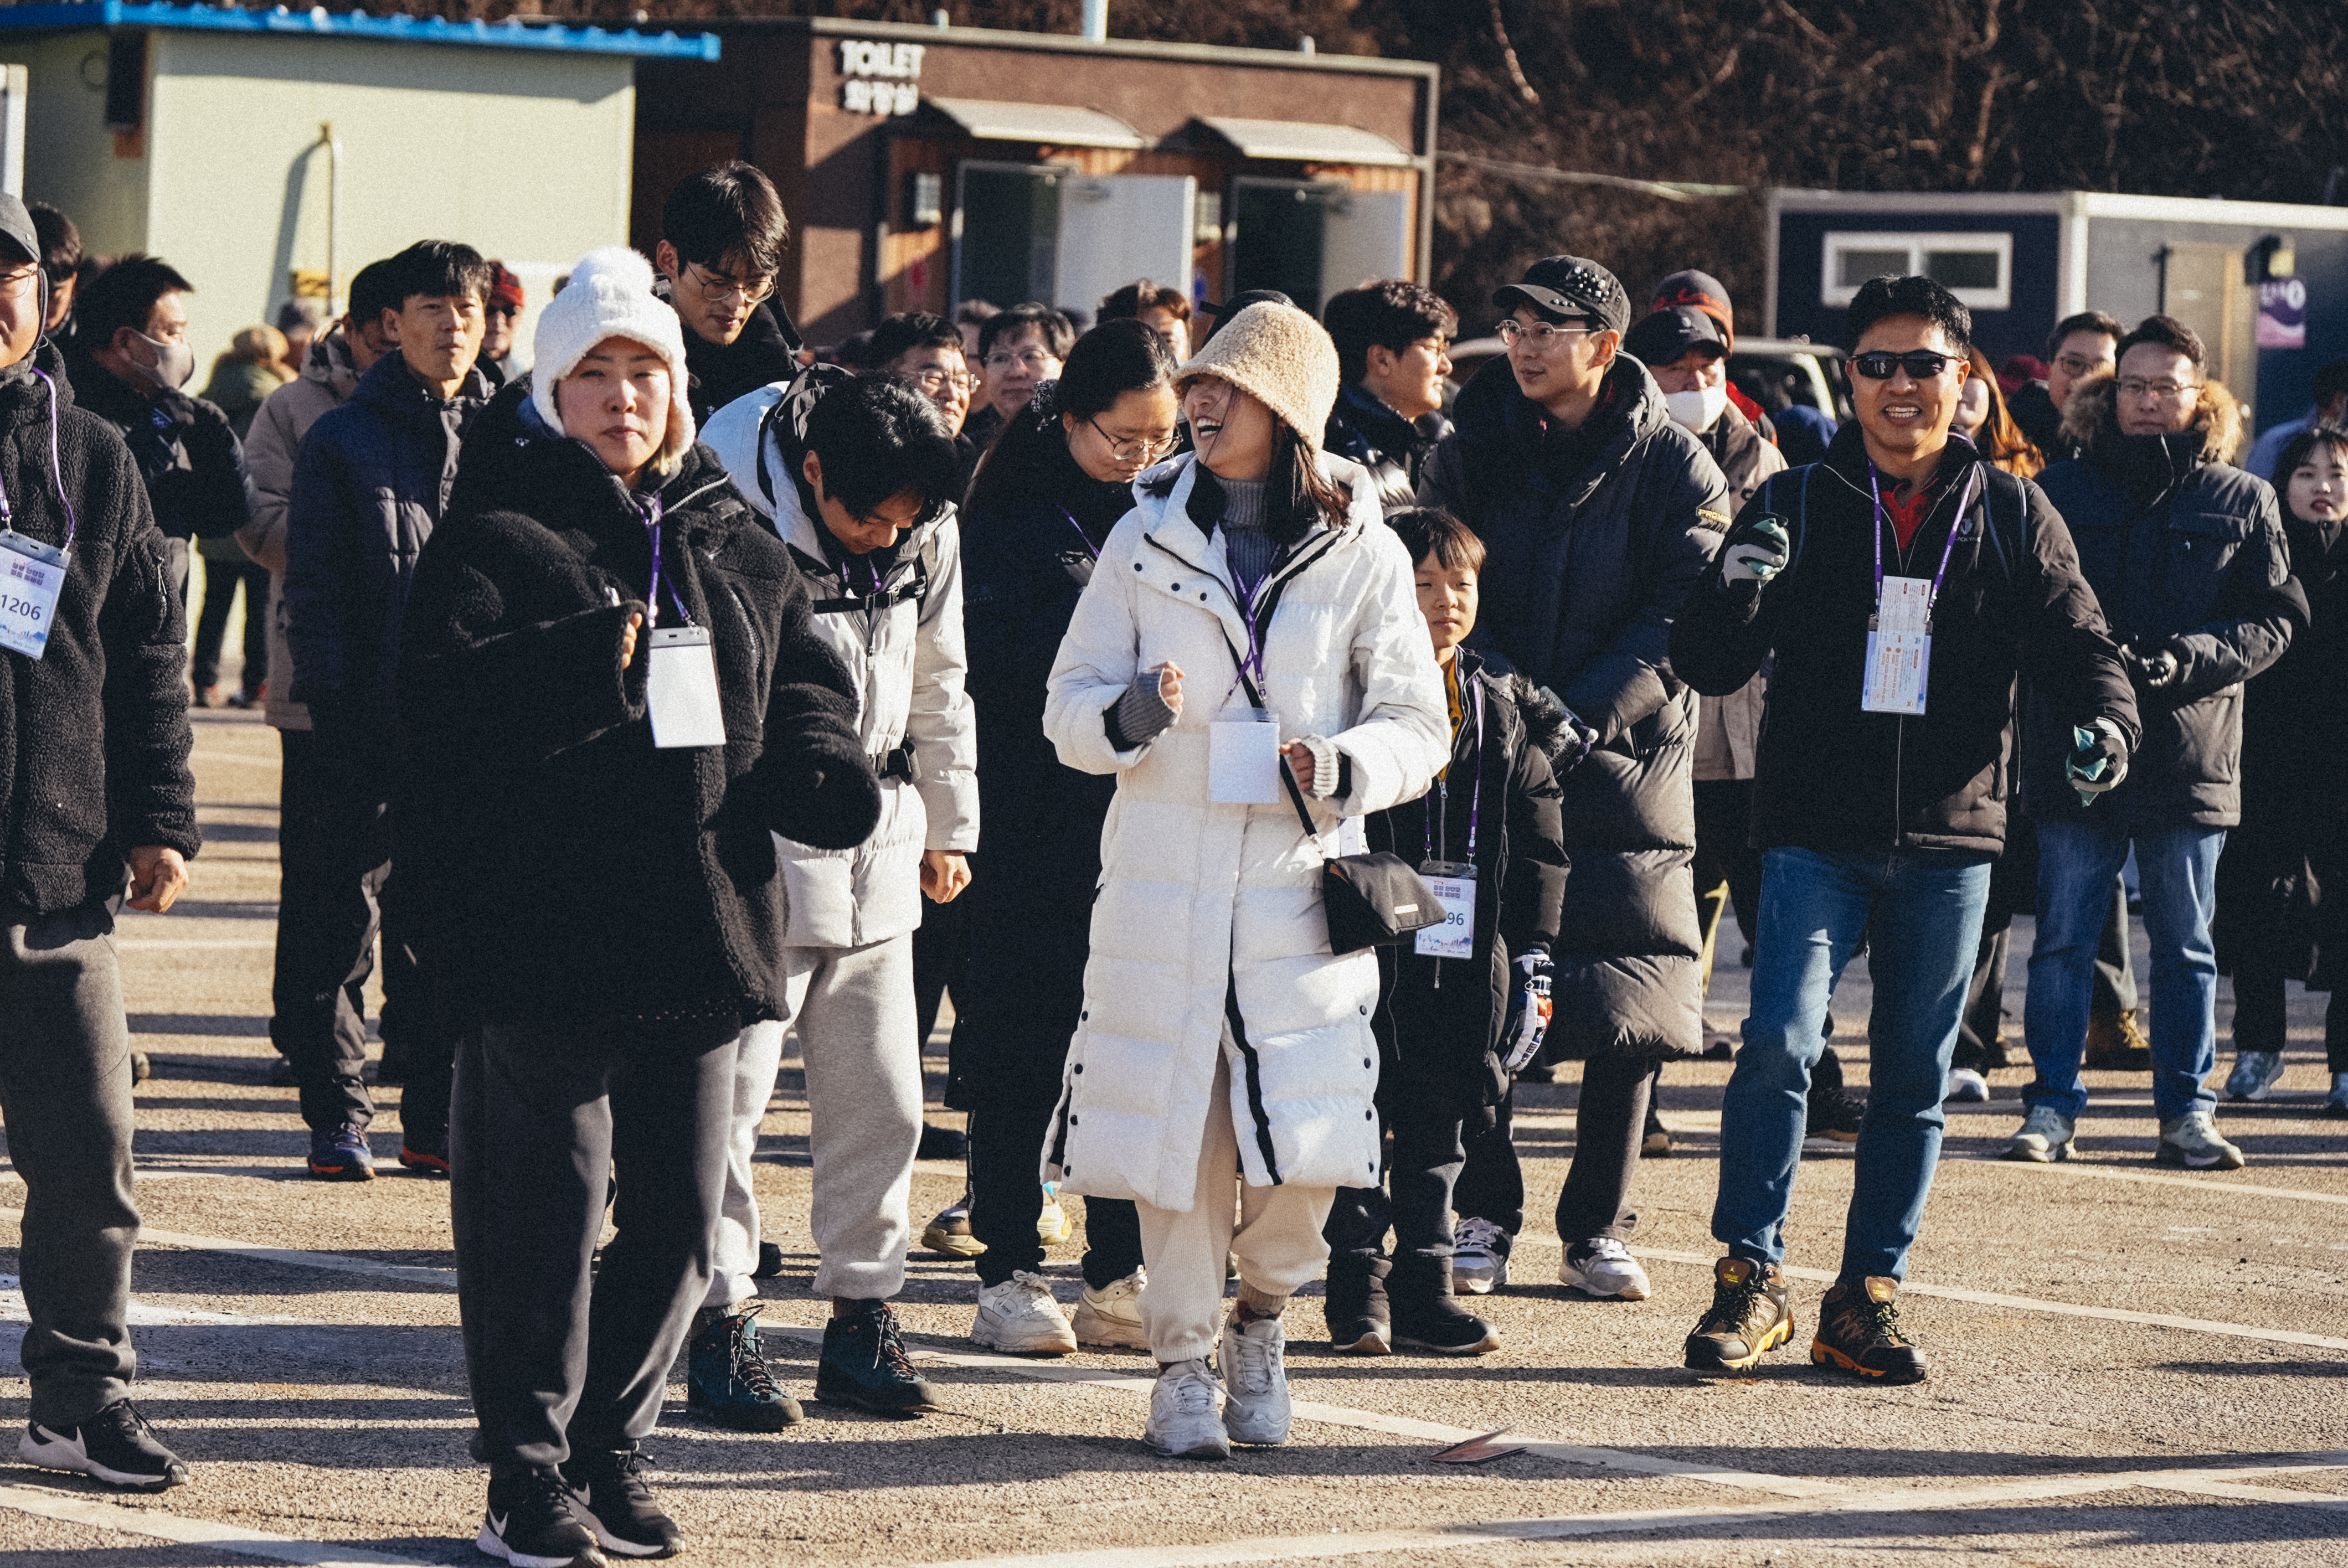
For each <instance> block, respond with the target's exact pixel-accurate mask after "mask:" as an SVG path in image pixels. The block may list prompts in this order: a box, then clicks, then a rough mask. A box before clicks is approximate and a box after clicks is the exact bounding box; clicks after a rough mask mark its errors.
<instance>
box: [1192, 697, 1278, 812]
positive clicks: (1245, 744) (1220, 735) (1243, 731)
mask: <svg viewBox="0 0 2348 1568" xmlns="http://www.w3.org/2000/svg"><path fill="white" fill-rule="evenodd" d="M1280 768H1281V762H1280V724H1279V722H1278V721H1277V720H1275V719H1274V718H1273V717H1272V715H1271V714H1270V713H1269V712H1265V711H1264V710H1263V709H1262V708H1226V709H1224V710H1223V711H1222V712H1220V713H1218V714H1217V715H1215V722H1214V723H1211V724H1210V725H1208V726H1207V798H1208V799H1210V800H1211V801H1213V802H1215V803H1216V804H1219V805H1272V804H1275V803H1277V802H1278V801H1279V799H1280Z"/></svg>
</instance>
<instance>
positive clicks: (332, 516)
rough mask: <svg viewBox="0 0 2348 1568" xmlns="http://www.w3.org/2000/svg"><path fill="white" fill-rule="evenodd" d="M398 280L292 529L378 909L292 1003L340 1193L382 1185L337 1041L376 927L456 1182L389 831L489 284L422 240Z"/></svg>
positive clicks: (325, 701) (354, 876) (413, 1095)
mask: <svg viewBox="0 0 2348 1568" xmlns="http://www.w3.org/2000/svg"><path fill="white" fill-rule="evenodd" d="M387 267H388V272H389V279H388V282H387V286H386V293H387V294H389V295H392V296H395V297H396V298H397V300H398V304H397V305H396V306H394V307H392V308H389V309H386V310H385V311H384V312H383V315H382V326H383V332H384V335H385V336H386V337H387V338H388V339H389V340H390V347H391V352H390V353H388V354H386V355H385V356H384V357H383V358H382V359H381V360H379V361H378V362H376V365H375V367H374V368H373V369H372V370H370V371H368V372H367V373H366V376H365V377H364V378H362V379H361V380H360V382H359V384H358V387H357V390H355V392H353V393H352V395H351V398H350V401H349V402H347V403H345V404H344V405H341V406H340V407H338V408H335V409H334V410H332V411H331V412H329V413H326V414H324V415H320V416H319V418H318V420H317V422H316V423H315V424H314V425H312V426H311V427H310V432H309V434H308V435H307V436H304V438H303V441H302V449H301V454H300V456H299V457H298V458H297V459H296V460H295V463H294V469H293V502H292V505H291V507H289V508H288V510H287V513H286V528H285V558H286V571H285V607H286V641H287V646H288V647H289V649H290V650H291V651H292V654H293V689H292V691H291V692H290V695H291V696H292V697H293V700H294V701H295V702H300V703H302V704H304V706H305V707H306V708H307V710H308V711H309V715H310V723H311V730H312V733H313V734H314V737H315V740H314V746H315V749H316V753H317V761H318V763H319V764H320V768H321V772H322V774H323V779H322V783H323V785H324V793H325V798H326V801H327V803H328V804H327V805H326V808H325V809H326V815H328V817H329V819H330V820H331V821H332V823H333V824H334V826H333V828H332V829H331V832H330V834H329V836H330V837H331V838H332V839H333V840H334V841H335V849H334V850H333V851H332V852H330V856H329V858H330V859H331V860H332V861H333V862H334V864H335V875H336V876H337V877H338V878H342V879H347V880H349V881H354V882H355V883H356V884H357V885H358V886H360V887H361V888H362V889H363V890H364V891H365V892H366V894H367V895H369V896H370V897H369V900H368V902H369V905H370V907H369V908H368V909H367V910H366V917H365V920H364V924H363V925H359V924H357V923H356V922H355V923H354V924H352V925H345V926H342V927H337V928H332V929H329V930H325V931H322V932H320V933H318V934H317V940H316V941H314V942H307V941H305V949H306V950H307V951H308V953H309V955H310V956H311V957H312V958H314V968H310V969H309V970H308V972H307V973H306V975H305V976H304V982H303V983H301V984H300V985H298V986H295V987H289V988H287V989H292V990H293V993H294V996H295V999H296V1000H297V1004H298V1005H299V1007H300V1010H301V1011H302V1013H303V1014H304V1016H305V1017H306V1018H307V1019H308V1020H310V1023H311V1025H312V1027H310V1028H306V1029H304V1030H301V1031H300V1032H299V1033H298V1034H296V1035H295V1036H294V1037H293V1039H291V1040H285V1041H283V1042H282V1043H283V1046H284V1048H285V1050H286V1054H287V1056H288V1058H289V1059H290V1060H291V1061H292V1062H293V1071H294V1077H295V1081H296V1082H297V1083H299V1085H300V1086H301V1090H302V1117H303V1120H304V1122H307V1123H308V1124H309V1128H310V1156H309V1169H310V1173H311V1174H312V1175H314V1176H316V1177H319V1178H321V1179H323V1180H326V1181H366V1180H368V1179H370V1178H371V1177H373V1175H374V1174H375V1159H374V1154H373V1152H372V1151H371V1149H370V1148H369V1146H368V1143H367V1136H366V1132H367V1126H368V1124H369V1122H372V1121H373V1120H374V1116H375V1105H374V1102H373V1101H372V1099H371V1098H370V1097H369V1095H368V1093H367V1088H366V1079H365V1077H364V1076H363V1073H364V1071H365V1068H366V1037H365V1035H364V1033H363V1032H362V1033H358V1034H357V1035H356V1036H355V1038H354V1034H353V1031H351V1030H347V1029H342V1028H336V1027H334V1025H335V1022H336V1021H337V1020H339V1019H340V1017H341V1007H340V1002H339V1000H338V999H339V998H341V997H343V996H345V995H347V988H348V987H349V986H350V984H351V983H352V982H353V980H354V979H357V980H362V981H363V980H364V979H366V973H367V968H368V965H369V963H370V961H371V954H372V952H373V949H374V947H375V939H376V929H377V926H378V924H380V927H381V929H382V932H383V937H384V941H383V949H384V976H383V979H384V994H385V1000H384V1013H383V1032H384V1050H385V1054H386V1057H390V1056H393V1055H394V1054H395V1053H396V1055H397V1056H398V1057H399V1058H400V1059H401V1065H402V1069H403V1071H404V1075H405V1079H406V1085H407V1086H406V1089H405V1091H404V1092H403V1096H402V1099H401V1102H400V1118H399V1120H400V1149H399V1163H401V1164H403V1165H405V1166H407V1168H408V1169H410V1170H413V1171H417V1172H421V1173H427V1174H442V1175H445V1174H446V1173H448V1091H449V1078H450V1073H451V1071H453V1067H454V1063H455V1049H456V1041H455V1040H454V1038H453V1036H452V1035H451V1034H450V1033H449V1031H448V1028H447V1026H446V1025H445V1023H444V1022H443V1020H441V1018H440V1016H439V1014H440V1009H439V1007H438V1001H437V999H436V998H435V996H434V994H433V989H432V976H431V974H430V972H429V964H428V962H427V958H426V957H425V956H424V955H423V954H422V953H420V952H419V951H418V950H417V947H416V945H415V940H414V938H413V937H412V935H411V933H412V931H413V929H414V928H415V927H416V925H417V921H416V920H415V919H414V918H413V917H411V916H409V915H408V914H407V912H406V911H403V910H402V909H401V908H400V907H399V905H398V901H397V898H396V888H393V887H387V886H386V881H387V879H388V878H389V877H390V875H391V848H390V831H391V830H390V824H389V821H388V815H389V813H390V811H391V809H392V804H393V795H394V790H395V786H396V775H397V772H398V765H399V733H398V725H397V719H396V701H395V698H396V676H397V672H398V668H399V641H400V624H401V620H402V618H403V616H404V614H405V611H406V609H407V590H408V585H409V583H410V582H411V581H412V580H413V579H414V577H415V573H416V559H417V556H418V555H419V554H420V553H421V552H422V550H423V548H424V545H425V542H426V541H427V539H429V538H431V537H432V530H433V528H434V527H435V526H437V525H438V522H439V520H440V517H441V514H442V513H443V512H444V511H445V510H446V509H447V507H448V493H449V490H450V488H451V487H452V486H453V485H454V484H455V483H456V477H457V456H458V450H459V447H460V445H461V443H462V442H463V439H464V435H465V431H466V429H467V427H468V426H469V425H470V424H471V423H472V420H473V417H474V415H477V414H479V412H480V410H481V408H482V406H483V405H485V404H487V403H488V401H489V384H488V382H487V381H486V380H485V379H484V378H483V377H482V375H481V374H480V372H479V370H477V369H476V368H475V367H474V364H473V361H474V359H475V358H476V356H478V355H479V353H480V347H481V335H482V332H483V330H484V319H483V318H484V307H485V305H486V302H487V297H488V293H489V279H490V277H491V273H490V271H489V263H488V262H487V261H483V260H482V259H481V255H480V252H479V251H476V250H474V249H473V248H472V247H471V246H469V245H458V244H452V243H450V242H448V241H441V240H424V241H417V243H416V244H413V245H410V246H409V247H408V248H407V249H406V250H405V251H401V252H399V254H397V255H396V256H394V257H392V258H391V260H390V261H389V262H388V263H387ZM351 913H352V914H353V915H356V914H357V911H356V910H355V909H354V910H352V911H351ZM281 984H283V975H282V968H281Z"/></svg>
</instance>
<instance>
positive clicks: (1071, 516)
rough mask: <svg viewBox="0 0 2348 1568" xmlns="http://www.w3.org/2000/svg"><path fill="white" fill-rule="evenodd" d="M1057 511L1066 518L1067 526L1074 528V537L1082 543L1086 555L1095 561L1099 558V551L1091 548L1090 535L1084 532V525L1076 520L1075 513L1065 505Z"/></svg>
mask: <svg viewBox="0 0 2348 1568" xmlns="http://www.w3.org/2000/svg"><path fill="white" fill-rule="evenodd" d="M1058 511H1059V514H1060V516H1062V517H1064V518H1067V519H1068V527H1070V528H1074V529H1076V538H1078V539H1080V540H1082V541H1083V543H1084V547H1085V555H1086V558H1087V559H1091V560H1093V561H1095V562H1097V561H1098V560H1099V559H1100V551H1098V550H1097V549H1095V548H1093V541H1092V536H1091V535H1089V534H1087V533H1086V532H1085V526H1084V525H1083V524H1082V523H1080V522H1078V521H1076V514H1075V513H1074V512H1072V511H1070V510H1068V508H1067V507H1059V508H1058Z"/></svg>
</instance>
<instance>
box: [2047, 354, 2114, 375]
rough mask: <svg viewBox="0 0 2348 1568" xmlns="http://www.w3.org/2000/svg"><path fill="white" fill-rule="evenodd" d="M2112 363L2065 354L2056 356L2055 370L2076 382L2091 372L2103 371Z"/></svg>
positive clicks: (2084, 356)
mask: <svg viewBox="0 0 2348 1568" xmlns="http://www.w3.org/2000/svg"><path fill="white" fill-rule="evenodd" d="M2111 363H2112V362H2111V361H2110V360H2107V359H2089V358H2088V357H2087V356H2086V355H2085V354H2057V355H2055V368H2057V369H2059V370H2060V371H2062V373H2063V374H2065V375H2067V376H2069V377H2070V378H2071V379H2072V380H2074V381H2076V380H2078V379H2079V378H2080V377H2081V376H2083V375H2085V374H2088V373H2089V372H2091V371H2097V370H2101V369H2103V368H2104V367H2105V366H2106V365H2107V364H2111Z"/></svg>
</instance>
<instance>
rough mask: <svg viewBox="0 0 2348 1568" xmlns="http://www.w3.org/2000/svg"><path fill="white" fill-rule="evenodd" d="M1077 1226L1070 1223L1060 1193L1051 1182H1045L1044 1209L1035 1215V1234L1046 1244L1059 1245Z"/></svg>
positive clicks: (1073, 1232)
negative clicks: (1061, 1202)
mask: <svg viewBox="0 0 2348 1568" xmlns="http://www.w3.org/2000/svg"><path fill="white" fill-rule="evenodd" d="M1075 1231H1076V1226H1074V1225H1070V1224H1069V1223H1068V1211H1067V1210H1066V1209H1064V1208H1062V1207H1061V1206H1060V1193H1059V1189H1058V1188H1057V1187H1055V1186H1054V1185H1053V1184H1051V1183H1049V1182H1046V1183H1045V1184H1044V1210H1043V1212H1042V1213H1041V1214H1037V1215H1036V1216H1035V1234H1036V1235H1037V1236H1039V1237H1040V1238H1042V1240H1043V1243H1044V1245H1045V1246H1057V1245H1060V1244H1061V1243H1062V1242H1064V1241H1066V1240H1067V1239H1068V1237H1069V1236H1070V1235H1073V1234H1075Z"/></svg>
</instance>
